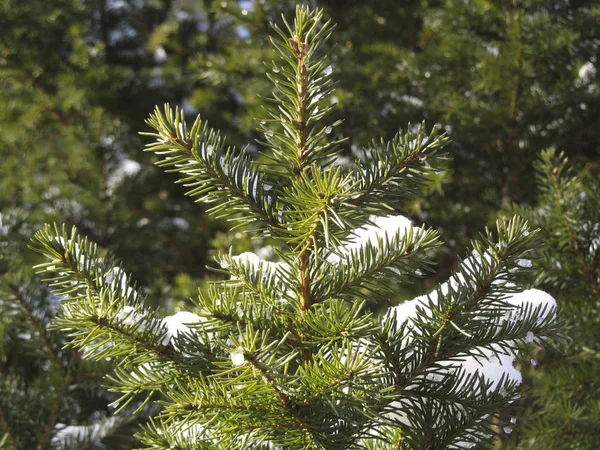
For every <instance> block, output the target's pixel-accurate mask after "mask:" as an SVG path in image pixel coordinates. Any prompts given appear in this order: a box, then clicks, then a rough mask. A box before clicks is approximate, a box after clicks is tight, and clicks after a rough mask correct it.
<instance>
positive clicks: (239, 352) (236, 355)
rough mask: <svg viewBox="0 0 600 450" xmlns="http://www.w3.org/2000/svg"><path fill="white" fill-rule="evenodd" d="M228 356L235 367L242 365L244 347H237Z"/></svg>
mask: <svg viewBox="0 0 600 450" xmlns="http://www.w3.org/2000/svg"><path fill="white" fill-rule="evenodd" d="M229 357H230V358H231V363H232V364H233V365H234V366H236V367H237V366H241V365H243V364H244V362H245V361H246V358H244V349H243V348H242V347H237V348H236V349H234V350H232V351H231V353H230V354H229Z"/></svg>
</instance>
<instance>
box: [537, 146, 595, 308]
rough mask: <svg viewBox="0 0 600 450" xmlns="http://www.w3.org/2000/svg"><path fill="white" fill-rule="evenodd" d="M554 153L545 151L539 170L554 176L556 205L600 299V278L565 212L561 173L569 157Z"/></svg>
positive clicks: (584, 270)
mask: <svg viewBox="0 0 600 450" xmlns="http://www.w3.org/2000/svg"><path fill="white" fill-rule="evenodd" d="M554 153H555V151H554V149H550V150H549V151H546V152H545V153H543V155H542V163H541V164H540V165H539V170H541V171H544V170H545V171H549V173H550V176H551V177H552V186H553V188H554V195H555V196H556V202H555V205H556V207H557V209H558V212H559V216H560V218H561V220H562V221H563V223H564V224H565V226H566V227H567V230H568V233H569V238H570V241H571V245H572V247H573V251H574V252H575V254H576V255H577V260H578V261H579V264H580V265H581V269H582V273H583V276H584V278H585V279H586V281H587V282H588V283H589V284H590V286H591V287H592V290H593V291H594V294H595V296H596V298H597V299H598V300H600V288H599V287H598V280H597V279H596V275H595V272H596V271H595V268H594V267H593V266H591V265H590V264H588V262H587V261H586V258H585V256H584V254H583V252H582V250H581V248H580V247H579V240H578V239H577V235H576V233H575V230H574V229H573V225H572V223H571V221H570V220H569V218H568V217H567V214H566V213H565V210H564V208H563V204H564V201H565V200H564V198H563V191H562V186H561V175H562V171H563V170H564V166H565V165H566V163H567V159H566V158H565V157H564V155H563V154H560V155H558V157H556V158H553V157H554ZM552 160H554V163H553V164H552V167H548V163H550V162H551V161H552Z"/></svg>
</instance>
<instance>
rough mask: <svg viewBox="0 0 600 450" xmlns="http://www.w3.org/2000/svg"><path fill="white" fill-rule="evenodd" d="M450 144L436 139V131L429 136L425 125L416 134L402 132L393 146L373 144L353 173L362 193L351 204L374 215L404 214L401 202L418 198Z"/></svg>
mask: <svg viewBox="0 0 600 450" xmlns="http://www.w3.org/2000/svg"><path fill="white" fill-rule="evenodd" d="M447 144H448V138H447V137H446V136H445V135H441V136H437V130H436V128H435V127H434V128H433V129H432V130H431V132H430V134H429V136H427V135H426V134H425V124H424V123H422V124H421V125H420V126H419V128H418V130H417V132H416V134H413V133H412V132H411V131H410V125H409V127H408V131H407V132H406V133H402V131H400V132H399V133H398V134H397V135H396V136H395V137H394V139H393V140H392V141H391V142H388V143H385V142H384V141H383V140H382V141H381V142H380V143H379V144H377V143H375V142H373V144H372V148H371V149H368V150H366V151H365V154H364V160H363V161H357V162H356V165H355V168H354V171H353V173H354V179H356V180H358V185H357V190H358V192H359V193H358V194H356V195H355V196H354V197H353V198H352V199H351V200H350V201H348V204H349V205H351V206H353V207H359V206H360V207H361V208H368V211H369V212H371V213H380V212H389V211H397V212H401V211H400V210H399V207H400V204H399V203H398V200H401V199H405V198H412V197H415V196H417V195H418V194H419V189H418V188H419V187H420V185H422V184H423V183H425V177H426V175H427V174H428V173H429V172H432V171H433V170H435V169H434V168H432V167H431V164H432V162H433V161H435V158H436V157H438V158H439V155H438V153H439V151H440V150H441V149H442V148H443V147H444V146H446V145H447Z"/></svg>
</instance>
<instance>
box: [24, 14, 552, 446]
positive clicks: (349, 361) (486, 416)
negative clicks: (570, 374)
mask: <svg viewBox="0 0 600 450" xmlns="http://www.w3.org/2000/svg"><path fill="white" fill-rule="evenodd" d="M322 16H323V14H322V12H321V11H319V10H316V11H312V12H311V11H310V10H308V9H307V8H304V7H298V8H297V10H296V17H295V20H294V22H293V23H292V24H289V23H288V22H287V21H285V20H284V24H285V25H284V27H283V28H279V27H277V26H274V29H275V31H276V34H277V37H275V38H273V39H272V43H273V45H274V47H275V49H276V50H277V52H278V54H279V59H278V60H277V61H276V62H273V63H272V64H269V65H268V68H269V71H268V77H269V78H270V79H271V80H272V82H273V83H274V89H275V90H274V93H273V97H272V98H269V99H266V101H267V110H268V112H269V114H270V119H268V120H265V121H263V122H262V123H261V130H262V132H263V133H264V144H265V147H266V150H265V151H264V152H263V153H262V154H261V155H259V157H258V158H254V157H253V156H252V154H251V153H250V152H248V148H247V147H242V148H241V149H236V148H234V147H230V146H228V145H227V144H226V140H225V138H223V137H222V136H221V134H220V133H219V132H218V131H216V130H214V129H212V128H210V127H209V126H208V124H207V123H206V122H204V121H203V120H201V119H200V118H199V117H198V118H197V119H196V120H195V121H194V122H193V124H192V125H191V126H188V124H187V123H186V121H185V119H184V116H183V113H182V112H181V111H180V110H178V109H175V110H174V109H172V108H171V107H169V106H165V108H164V111H161V110H160V109H157V110H156V111H155V113H154V114H153V115H151V117H150V119H149V121H148V123H149V125H150V126H151V127H152V128H154V130H155V132H154V133H151V136H153V137H154V138H155V139H156V140H155V142H153V143H151V144H149V145H148V149H147V150H148V151H150V152H153V153H155V154H156V155H159V156H160V157H161V159H160V161H159V163H158V165H159V166H162V167H165V168H167V169H168V170H169V171H171V172H174V173H176V174H178V175H179V176H180V177H181V178H180V182H181V183H183V184H184V185H185V186H187V187H188V188H189V189H190V190H189V192H188V194H189V195H190V196H192V197H197V201H201V202H204V203H207V204H209V205H211V209H210V210H209V213H211V214H212V215H213V216H215V217H220V218H223V219H226V220H228V221H230V222H231V223H233V226H234V228H240V229H242V230H244V232H246V233H249V234H250V235H252V236H256V237H260V238H269V239H272V240H273V242H274V243H275V244H276V245H277V247H276V249H277V251H276V255H275V257H274V258H272V260H263V259H260V258H259V257H258V256H257V255H256V254H254V253H242V254H239V255H234V254H233V253H231V252H230V253H224V254H221V255H220V256H219V257H218V258H217V259H218V262H219V263H220V266H221V269H219V270H220V271H221V272H222V273H223V274H224V276H225V279H223V280H221V281H218V282H215V283H214V284H212V286H211V288H210V290H209V292H208V293H207V294H201V295H199V296H198V298H196V299H195V306H196V309H195V310H194V311H193V312H191V311H190V312H179V313H177V314H176V315H173V316H167V317H161V315H160V312H159V311H156V310H152V309H150V308H148V307H147V305H146V304H145V302H144V293H143V291H142V290H140V289H138V288H136V286H135V285H134V284H133V283H132V281H131V277H129V276H128V275H127V274H126V272H125V271H124V270H123V268H121V267H120V266H119V265H118V264H117V263H116V262H115V260H114V259H113V258H111V257H110V256H106V255H104V254H103V252H102V251H101V250H99V249H98V247H97V246H96V245H95V244H93V243H91V242H89V241H88V240H87V239H86V238H83V237H82V236H81V235H80V234H79V233H78V231H77V230H76V229H75V228H73V229H72V230H71V231H68V230H67V229H66V228H65V227H63V228H62V229H61V228H60V227H58V226H47V227H46V228H45V229H44V230H42V231H40V232H38V233H37V234H36V237H35V240H34V244H33V248H34V249H35V250H37V251H38V252H40V253H42V254H43V255H45V256H46V257H47V258H48V259H49V261H48V262H46V263H44V264H41V265H38V266H37V268H38V270H39V271H40V272H42V273H43V274H44V275H45V276H46V277H47V278H48V279H49V282H50V286H51V287H52V289H53V291H54V293H55V294H56V295H58V296H61V297H62V298H63V300H62V307H61V311H60V313H59V315H58V317H57V318H56V319H55V320H54V322H53V328H54V329H60V330H64V331H66V332H67V334H68V336H69V337H70V341H69V345H70V346H73V347H75V348H78V349H80V350H81V351H82V352H83V354H84V356H85V357H86V358H89V359H91V360H95V361H104V360H106V359H107V358H110V359H111V360H116V361H118V367H117V368H116V370H115V371H114V372H113V374H112V375H110V376H109V377H108V379H107V382H108V384H109V390H111V391H113V392H117V393H119V394H120V398H119V399H118V400H117V401H115V402H114V406H115V407H116V408H117V411H118V412H121V411H123V410H124V409H126V408H129V407H131V408H136V409H141V408H143V407H144V406H145V405H148V404H151V403H155V404H156V405H157V406H158V407H159V408H160V412H158V413H157V414H156V415H155V416H154V419H153V420H152V421H151V422H150V424H149V425H147V426H145V427H143V429H142V430H141V431H140V433H139V437H140V439H141V442H142V444H143V445H145V446H146V448H150V449H173V448H180V449H200V448H215V449H216V448H219V449H235V448H239V449H242V448H265V449H266V448H287V449H318V448H322V449H346V448H368V449H388V448H389V449H392V448H415V449H426V448H427V449H433V448H435V449H438V448H440V449H441V448H470V447H473V446H475V445H478V444H480V445H485V444H486V443H489V442H491V441H492V440H493V437H494V435H495V434H496V433H498V432H501V428H499V426H500V427H501V425H502V423H503V421H504V420H505V417H506V416H505V415H504V414H501V411H505V409H506V408H508V407H510V405H511V403H512V402H514V400H515V399H516V397H517V395H518V394H517V387H518V385H519V383H520V380H521V377H520V373H519V372H518V371H517V370H515V369H514V368H513V367H512V363H513V361H514V359H515V355H516V351H517V346H518V345H519V344H520V343H522V342H529V341H531V340H532V339H534V338H535V339H540V340H541V339H544V338H547V337H553V336H554V335H555V334H556V329H555V310H554V300H553V299H552V298H551V297H550V296H549V295H547V294H545V293H543V292H541V291H536V290H526V291H521V290H520V289H519V288H518V287H517V286H518V283H519V281H520V279H521V277H522V275H523V273H524V272H527V270H526V268H524V267H522V266H524V265H525V264H523V258H524V257H526V255H527V254H528V252H529V251H530V250H531V249H532V248H534V247H535V246H536V235H537V233H535V232H534V231H531V230H530V229H529V228H528V226H527V224H526V222H524V221H523V220H522V219H520V218H519V217H514V218H512V219H509V220H502V221H499V222H498V224H497V230H496V231H495V232H494V233H492V232H491V231H486V232H485V233H484V234H483V235H482V236H481V237H480V238H479V239H478V240H476V241H474V242H473V243H472V250H471V254H470V256H469V257H468V258H466V259H465V260H464V261H462V263H461V265H460V266H459V267H458V269H457V270H456V272H455V273H454V274H453V275H452V277H451V278H450V280H449V281H448V282H446V283H444V284H442V285H440V286H438V287H437V288H436V289H435V290H434V291H432V292H431V293H429V294H427V295H424V296H421V297H417V298H415V299H413V300H411V301H406V302H404V303H402V304H400V305H398V306H396V307H392V308H390V309H388V310H387V311H385V313H384V314H383V315H377V314H374V313H371V312H370V310H371V309H372V308H371V307H370V305H371V304H373V303H375V304H376V303H377V302H378V301H381V300H383V299H385V298H386V296H389V295H390V291H391V290H393V288H394V286H395V285H396V284H397V283H399V282H410V280H411V279H415V278H418V277H420V276H423V275H424V274H425V273H427V272H430V271H432V270H433V269H432V261H431V252H432V250H434V249H435V248H436V246H438V245H439V239H438V235H437V233H436V232H435V231H434V230H432V229H427V228H425V227H421V228H419V227H415V226H413V225H412V223H411V221H410V220H408V219H406V218H404V217H403V216H401V215H400V214H401V213H402V200H403V199H406V198H414V197H416V196H419V195H420V188H421V186H422V185H423V184H424V183H426V181H427V178H428V175H429V174H430V173H431V172H432V171H434V170H436V168H437V167H438V165H439V161H440V159H441V158H442V157H443V153H442V149H443V147H444V146H445V145H446V144H447V138H446V137H445V136H444V135H438V134H437V131H436V128H434V129H433V130H431V131H430V132H426V130H425V126H424V125H421V126H420V127H416V128H413V127H411V126H409V127H408V128H407V130H406V131H400V132H399V133H398V134H397V135H396V136H395V137H394V138H393V139H392V140H391V141H390V142H385V141H383V140H381V141H374V142H373V143H372V144H371V145H369V146H368V147H366V148H364V149H363V151H362V154H361V158H360V159H359V160H357V161H356V163H355V164H353V165H350V166H348V165H346V164H345V163H344V162H343V160H342V161H340V160H339V159H338V158H337V155H336V154H337V152H338V150H339V144H340V140H339V139H335V138H332V137H331V136H332V135H333V133H332V130H333V128H334V127H335V126H337V125H339V122H337V121H334V122H331V121H330V120H328V114H329V113H330V112H331V111H332V109H333V107H334V105H333V104H332V102H331V94H332V92H333V88H334V85H335V84H334V82H333V81H332V72H333V70H332V67H331V66H330V63H329V61H328V59H327V55H326V54H325V53H324V52H323V49H324V43H325V42H326V40H327V38H328V37H329V35H330V34H331V30H332V25H331V23H330V22H323V20H322Z"/></svg>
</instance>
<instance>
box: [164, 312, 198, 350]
mask: <svg viewBox="0 0 600 450" xmlns="http://www.w3.org/2000/svg"><path fill="white" fill-rule="evenodd" d="M200 322H206V318H205V317H202V316H199V315H197V314H194V313H191V312H188V311H181V312H178V313H177V314H174V315H172V316H167V317H165V318H163V319H162V323H163V325H164V326H165V327H166V329H167V334H166V335H165V339H164V341H163V345H167V344H168V343H169V341H170V340H171V338H173V337H177V336H179V334H180V333H191V332H192V329H190V327H189V326H188V325H192V324H195V323H200Z"/></svg>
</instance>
